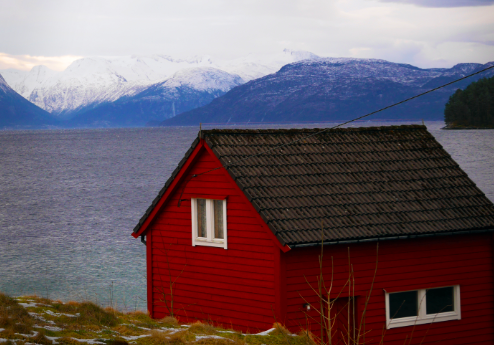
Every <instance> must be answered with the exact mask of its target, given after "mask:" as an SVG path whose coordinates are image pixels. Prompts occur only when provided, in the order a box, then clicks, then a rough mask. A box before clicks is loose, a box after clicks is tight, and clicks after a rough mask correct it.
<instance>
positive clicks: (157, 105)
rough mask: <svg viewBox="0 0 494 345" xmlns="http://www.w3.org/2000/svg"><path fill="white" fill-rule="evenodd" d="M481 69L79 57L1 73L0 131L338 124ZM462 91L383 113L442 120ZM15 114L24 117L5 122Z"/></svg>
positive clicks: (313, 58) (278, 58)
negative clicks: (56, 67) (58, 65)
mask: <svg viewBox="0 0 494 345" xmlns="http://www.w3.org/2000/svg"><path fill="white" fill-rule="evenodd" d="M479 68H482V65H481V64H459V65H456V66H454V67H453V68H449V69H447V68H443V69H420V68H418V67H414V66H411V65H406V64H399V63H392V62H388V61H385V60H376V59H352V58H321V57H319V56H317V55H315V54H312V53H310V52H301V51H290V50H284V51H283V52H282V53H280V54H276V55H271V56H254V55H249V56H247V57H244V58H240V59H234V60H215V59H212V58H211V57H208V56H203V57H191V58H186V59H177V58H173V57H170V56H164V55H155V56H131V57H120V58H112V59H105V58H83V59H79V60H76V61H74V62H73V63H72V64H71V65H70V66H69V67H68V68H67V69H65V70H64V71H61V72H56V71H52V70H50V69H48V68H47V67H45V66H36V67H34V68H33V69H32V70H30V71H19V70H13V69H9V70H0V74H1V75H2V76H3V77H4V79H2V82H3V84H2V85H3V88H4V89H6V90H7V89H8V92H7V91H5V92H7V94H8V95H10V96H9V97H10V98H9V99H10V101H9V102H10V103H8V104H9V105H8V106H7V105H3V104H7V103H5V102H4V103H2V105H0V124H3V126H11V127H12V126H26V125H30V126H38V127H39V126H43V125H56V126H58V127H121V126H143V125H146V124H151V125H160V124H161V125H192V124H194V125H195V124H198V123H200V122H203V123H212V122H214V123H228V122H229V123H232V122H233V123H237V122H238V123H239V122H242V123H245V122H280V121H281V122H287V121H288V122H301V121H329V120H340V119H346V118H350V117H354V116H356V115H357V114H360V115H361V114H362V113H363V112H369V111H372V110H374V109H377V108H379V107H382V106H385V105H388V104H390V103H393V102H395V101H399V100H402V99H404V98H406V97H409V96H412V95H415V94H417V93H420V92H422V91H423V90H426V89H428V88H431V87H434V86H437V85H439V84H442V83H443V82H445V81H448V80H452V79H455V78H458V77H461V76H464V75H466V74H468V73H471V72H472V71H475V70H478V69H479ZM473 80H474V79H472V80H469V81H468V83H470V82H471V81H473ZM468 83H467V84H468ZM458 86H460V85H456V84H455V86H452V87H450V88H449V89H443V90H440V91H437V92H435V93H434V94H433V95H432V94H431V95H428V96H426V97H421V98H420V100H417V101H413V102H415V103H409V104H407V106H406V107H401V108H399V109H398V108H397V109H396V110H393V111H387V112H386V113H382V114H383V116H384V117H386V118H394V119H408V118H417V117H419V118H424V119H442V116H443V115H442V114H443V109H444V104H445V103H446V101H447V99H448V97H449V95H450V94H451V93H452V92H453V91H454V89H456V88H457V87H458ZM2 90H3V89H2ZM13 93H17V94H18V95H17V96H19V95H20V96H19V97H20V98H19V97H15V96H14V95H13ZM21 96H22V97H21ZM5 97H6V96H5ZM5 97H4V98H3V99H5ZM24 101H25V102H24ZM26 102H27V103H26ZM15 104H18V108H19V110H17V108H16V107H17V106H16V105H15ZM27 104H30V106H28V105H27ZM31 105H32V106H31ZM7 109H10V110H7ZM20 109H23V110H22V111H21V110H20ZM13 110H14V112H15V113H16V114H21V113H22V114H24V115H23V116H20V117H19V116H17V117H16V116H14V117H12V115H7V114H12V111H13ZM383 116H380V118H382V117H383ZM29 118H31V119H33V120H32V121H31V122H30V120H28V119H29Z"/></svg>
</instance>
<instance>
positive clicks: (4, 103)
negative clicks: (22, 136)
mask: <svg viewBox="0 0 494 345" xmlns="http://www.w3.org/2000/svg"><path fill="white" fill-rule="evenodd" d="M55 123H56V121H55V120H54V119H53V118H51V116H50V114H49V113H47V112H46V111H44V110H43V109H41V108H39V107H37V106H36V105H34V104H32V103H30V102H28V101H27V100H26V99H25V98H23V97H22V96H21V95H19V94H18V93H17V92H15V91H14V90H13V89H12V88H11V87H10V86H9V85H8V84H7V82H6V81H5V79H4V78H3V77H2V75H1V74H0V128H2V127H3V128H41V127H44V126H47V125H53V124H55Z"/></svg>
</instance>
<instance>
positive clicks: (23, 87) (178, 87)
mask: <svg viewBox="0 0 494 345" xmlns="http://www.w3.org/2000/svg"><path fill="white" fill-rule="evenodd" d="M311 57H314V58H317V56H316V55H314V54H311V53H308V52H295V51H290V50H284V51H283V52H282V53H280V54H275V55H270V56H255V55H249V56H247V57H244V58H240V59H234V60H213V59H212V58H211V57H209V56H202V57H191V58H186V59H177V58H173V57H170V56H165V55H155V56H130V57H120V58H114V59H105V58H83V59H79V60H76V61H74V62H73V63H72V64H71V65H70V66H69V67H67V69H65V70H64V71H61V72H56V71H52V70H50V69H48V68H47V67H45V66H36V67H34V68H33V69H32V70H30V71H19V70H14V69H8V70H2V71H0V74H1V75H3V77H4V78H5V80H6V81H7V83H8V84H9V85H10V86H11V88H12V89H14V90H15V91H16V92H18V93H19V94H20V95H21V96H23V97H24V98H25V99H27V100H28V101H30V102H31V103H33V104H35V105H37V106H39V107H40V108H42V109H44V110H46V111H47V112H49V113H50V114H51V115H52V116H53V117H54V118H55V119H59V120H61V124H62V125H66V126H122V125H132V126H135V125H141V126H142V125H144V124H146V123H147V122H149V121H160V120H163V119H166V118H169V117H172V116H174V115H176V114H178V113H180V112H184V111H187V110H190V109H193V108H195V107H198V106H202V105H205V104H207V103H209V102H210V101H211V100H212V99H214V98H216V97H218V96H220V95H222V94H224V93H225V92H227V91H228V90H230V89H231V88H233V87H235V86H237V85H240V84H243V83H245V82H246V81H249V80H252V79H255V78H259V77H262V76H264V75H267V74H270V73H274V72H276V71H277V70H279V69H280V68H281V67H282V66H284V65H286V64H287V63H291V62H295V61H300V60H302V59H306V58H311ZM122 111H123V112H122ZM102 116H103V117H102Z"/></svg>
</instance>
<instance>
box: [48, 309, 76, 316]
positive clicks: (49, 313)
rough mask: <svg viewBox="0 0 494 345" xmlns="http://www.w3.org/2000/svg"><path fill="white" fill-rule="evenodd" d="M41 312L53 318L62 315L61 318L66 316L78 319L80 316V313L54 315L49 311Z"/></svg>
mask: <svg viewBox="0 0 494 345" xmlns="http://www.w3.org/2000/svg"><path fill="white" fill-rule="evenodd" d="M43 312H44V313H45V314H48V315H51V316H55V317H60V316H62V315H63V316H68V317H78V316H80V315H81V314H80V313H76V314H65V313H54V312H52V311H51V310H48V309H46V310H43Z"/></svg>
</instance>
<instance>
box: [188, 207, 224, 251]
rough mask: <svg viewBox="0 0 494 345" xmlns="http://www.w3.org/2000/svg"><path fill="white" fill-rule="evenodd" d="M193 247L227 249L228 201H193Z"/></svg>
mask: <svg viewBox="0 0 494 345" xmlns="http://www.w3.org/2000/svg"><path fill="white" fill-rule="evenodd" d="M192 245H193V246H211V247H223V248H225V249H227V239H226V200H215V199H194V198H193V199H192Z"/></svg>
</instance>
